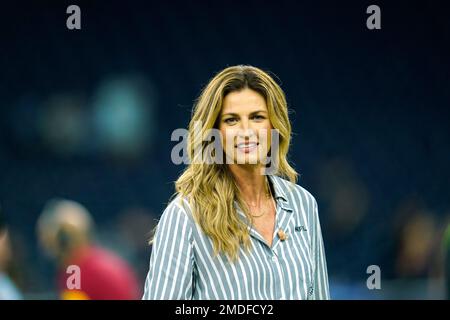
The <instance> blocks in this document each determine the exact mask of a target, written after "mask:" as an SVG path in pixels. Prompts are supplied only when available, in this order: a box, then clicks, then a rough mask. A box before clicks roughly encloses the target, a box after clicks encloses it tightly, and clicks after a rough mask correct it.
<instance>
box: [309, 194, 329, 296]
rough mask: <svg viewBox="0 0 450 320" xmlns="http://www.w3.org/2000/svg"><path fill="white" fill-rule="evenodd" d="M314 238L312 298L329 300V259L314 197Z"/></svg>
mask: <svg viewBox="0 0 450 320" xmlns="http://www.w3.org/2000/svg"><path fill="white" fill-rule="evenodd" d="M312 226H313V240H312V253H313V263H314V275H313V277H314V278H313V280H314V286H313V294H312V299H319V300H329V299H330V289H329V284H328V271H327V261H326V257H325V248H324V245H323V239H322V230H321V228H320V221H319V211H318V208H317V201H316V199H314V197H313V223H312Z"/></svg>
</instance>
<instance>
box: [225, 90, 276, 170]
mask: <svg viewBox="0 0 450 320" xmlns="http://www.w3.org/2000/svg"><path fill="white" fill-rule="evenodd" d="M218 120H219V125H218V129H219V130H220V132H221V134H222V145H223V146H224V151H225V155H226V158H227V163H233V164H240V165H261V163H262V162H263V161H264V160H265V159H266V157H267V153H268V151H269V150H270V142H271V139H270V138H271V135H270V129H272V125H271V123H270V120H269V114H268V110H267V105H266V101H265V99H264V97H263V96H262V95H261V94H259V93H258V92H256V91H254V90H251V89H248V88H245V89H243V90H240V91H233V92H231V93H229V94H227V95H226V96H225V98H224V101H223V106H222V110H221V113H220V116H219V119H218Z"/></svg>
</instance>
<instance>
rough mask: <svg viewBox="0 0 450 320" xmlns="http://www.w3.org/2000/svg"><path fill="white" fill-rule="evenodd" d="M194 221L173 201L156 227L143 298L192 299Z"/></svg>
mask: <svg viewBox="0 0 450 320" xmlns="http://www.w3.org/2000/svg"><path fill="white" fill-rule="evenodd" d="M192 243H193V241H192V224H191V221H190V220H189V217H188V216H187V214H186V212H185V210H184V209H182V207H180V206H178V205H177V204H175V203H172V204H169V206H168V207H167V208H166V210H165V211H164V212H163V214H162V215H161V218H160V220H159V222H158V225H157V227H156V233H155V238H154V242H153V247H152V253H151V256H150V265H149V271H148V274H147V278H146V280H145V288H144V295H143V297H142V299H143V300H180V299H183V300H189V299H192V294H193V269H194V268H193V265H194V259H193V249H192V248H193V245H192Z"/></svg>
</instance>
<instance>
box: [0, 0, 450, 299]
mask: <svg viewBox="0 0 450 320" xmlns="http://www.w3.org/2000/svg"><path fill="white" fill-rule="evenodd" d="M345 3H346V4H343V3H339V4H338V3H337V2H332V1H314V2H312V1H311V2H306V1H305V2H297V1H270V2H269V1H267V2H263V1H256V0H250V1H234V0H231V1H160V2H150V1H128V2H109V1H85V2H83V1H81V2H80V1H73V2H66V1H57V2H56V1H27V2H25V1H17V2H15V4H2V7H1V18H0V20H1V21H0V36H1V45H0V57H1V58H0V98H1V99H0V168H1V174H0V203H1V206H2V212H3V214H4V216H5V217H6V218H5V219H6V222H7V224H8V226H9V234H10V237H11V248H12V250H11V252H12V254H11V256H12V260H11V261H10V262H9V263H8V267H7V268H6V271H4V272H5V273H7V274H8V275H9V277H10V278H11V279H12V280H13V281H14V283H15V284H16V285H17V287H18V289H19V290H20V292H21V294H22V296H23V298H25V299H52V298H55V297H56V296H57V295H56V292H55V290H56V289H55V281H54V276H55V266H54V265H53V264H52V262H51V261H50V260H49V259H48V258H47V257H46V256H45V255H44V254H43V253H42V250H41V248H40V247H39V245H38V241H37V235H36V221H37V218H38V216H39V215H40V213H41V211H42V209H43V207H44V205H45V203H46V202H47V201H48V200H49V199H52V198H55V197H59V198H66V199H71V200H75V201H78V202H79V203H81V204H83V205H84V206H85V207H86V208H87V209H88V210H89V211H90V212H91V214H92V216H93V218H94V219H95V222H96V226H97V234H96V241H97V242H98V243H100V244H102V245H103V246H105V247H107V248H109V249H111V250H112V251H114V252H116V253H117V254H119V255H121V256H122V257H123V258H124V259H126V260H127V261H128V262H129V263H130V264H131V265H132V266H133V268H134V270H135V272H136V274H137V277H138V279H139V281H141V282H140V283H141V284H142V287H143V281H144V278H145V275H146V272H147V268H148V259H149V256H150V250H151V248H150V247H148V246H147V245H146V241H147V239H148V237H149V234H150V233H149V232H150V230H151V229H152V228H153V226H154V223H155V221H156V219H158V217H159V215H160V214H161V213H162V210H163V209H164V207H165V205H166V202H167V200H168V199H169V196H170V195H171V194H172V192H173V182H174V181H175V180H176V178H177V176H178V175H179V174H180V173H181V171H182V169H183V168H182V166H175V165H173V164H172V163H171V160H170V151H171V148H172V147H173V146H174V145H175V143H174V142H171V141H170V135H171V132H172V131H173V130H174V129H176V128H184V127H186V126H187V123H188V120H189V117H190V111H191V107H192V103H193V100H194V99H195V98H196V97H197V95H198V94H199V91H200V89H201V87H202V86H203V85H204V84H206V83H207V81H208V79H209V78H210V77H211V76H212V75H213V74H214V73H215V72H217V71H219V70H221V69H222V68H224V67H226V66H230V65H234V64H251V65H255V66H258V67H260V68H263V69H265V70H269V71H271V72H273V73H274V74H276V75H277V76H278V77H279V79H281V85H282V87H283V89H284V90H285V92H286V94H287V97H288V102H289V105H290V108H291V109H292V114H291V119H292V122H293V130H294V136H293V144H292V149H291V152H290V159H291V161H292V163H293V164H294V166H295V168H296V169H297V170H298V171H299V172H300V173H301V177H300V179H299V184H301V185H302V186H304V187H305V188H307V189H308V190H310V191H311V192H312V193H313V194H314V195H315V196H316V198H317V200H318V204H319V212H320V218H321V223H322V229H323V232H324V241H325V247H326V252H327V259H328V271H329V275H330V285H331V295H332V298H335V299H433V298H435V299H441V298H445V297H446V292H445V290H446V289H445V280H444V279H445V278H444V277H445V267H444V266H445V249H444V247H443V237H444V232H445V228H446V227H447V226H448V225H449V222H450V201H449V199H450V188H449V181H450V170H449V159H450V148H449V146H450V127H449V119H450V112H449V105H450V104H449V102H450V78H449V75H450V72H449V71H450V70H449V69H450V68H449V67H450V64H449V56H450V50H449V49H450V41H449V40H450V23H449V16H448V10H445V9H446V8H447V9H448V7H446V4H445V2H444V1H429V2H425V1H423V2H420V3H417V4H413V3H412V2H410V1H408V2H406V1H396V2H395V3H392V2H390V3H387V2H379V1H377V3H375V4H378V5H379V6H380V7H381V11H382V29H381V30H378V31H369V30H368V29H367V28H366V26H365V23H366V18H367V16H368V15H367V14H366V13H365V11H366V8H367V7H368V6H369V5H370V4H373V3H371V2H368V1H359V2H353V3H352V4H350V3H348V2H345ZM69 4H78V5H79V6H80V7H81V14H82V16H81V17H82V18H81V21H82V29H81V30H79V31H69V30H68V29H67V28H66V18H67V17H68V15H67V14H66V8H67V6H68V5H69ZM373 264H375V265H379V266H380V268H381V275H382V283H381V285H382V288H381V290H368V289H367V288H366V279H367V277H368V276H369V275H368V274H367V273H366V269H367V267H368V266H369V265H373ZM0 272H1V270H0Z"/></svg>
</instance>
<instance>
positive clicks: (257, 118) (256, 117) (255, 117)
mask: <svg viewBox="0 0 450 320" xmlns="http://www.w3.org/2000/svg"><path fill="white" fill-rule="evenodd" d="M265 118H266V117H264V116H262V115H260V114H258V115H255V116H253V119H255V120H259V121H261V120H264V119H265Z"/></svg>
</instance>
